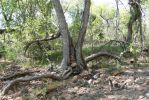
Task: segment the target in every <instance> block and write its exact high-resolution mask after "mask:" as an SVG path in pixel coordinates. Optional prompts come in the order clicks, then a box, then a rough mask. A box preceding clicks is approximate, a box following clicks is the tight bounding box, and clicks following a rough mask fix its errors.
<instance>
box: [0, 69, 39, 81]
mask: <svg viewBox="0 0 149 100" xmlns="http://www.w3.org/2000/svg"><path fill="white" fill-rule="evenodd" d="M34 72H38V71H25V72H18V73H14V74H12V75H9V76H4V77H2V78H0V80H1V81H6V80H11V79H13V78H18V77H23V76H26V75H30V74H32V73H34Z"/></svg>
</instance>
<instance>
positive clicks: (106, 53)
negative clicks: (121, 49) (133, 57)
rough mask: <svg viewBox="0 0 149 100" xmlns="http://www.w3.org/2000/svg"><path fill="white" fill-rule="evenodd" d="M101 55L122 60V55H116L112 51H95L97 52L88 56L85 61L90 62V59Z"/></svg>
mask: <svg viewBox="0 0 149 100" xmlns="http://www.w3.org/2000/svg"><path fill="white" fill-rule="evenodd" d="M100 56H107V57H112V58H114V59H116V60H118V61H119V62H122V61H121V59H120V57H118V56H116V55H113V54H111V53H108V52H98V53H95V54H92V55H90V56H88V57H86V58H85V61H86V62H87V63H88V62H89V61H92V60H94V59H96V58H98V57H100Z"/></svg>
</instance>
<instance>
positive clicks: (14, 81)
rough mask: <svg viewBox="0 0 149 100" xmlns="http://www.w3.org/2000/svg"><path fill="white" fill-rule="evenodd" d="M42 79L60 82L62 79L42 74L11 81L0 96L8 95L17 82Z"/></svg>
mask: <svg viewBox="0 0 149 100" xmlns="http://www.w3.org/2000/svg"><path fill="white" fill-rule="evenodd" d="M42 78H51V79H53V80H59V81H60V80H62V77H60V76H58V75H53V74H51V73H47V74H42V75H39V76H29V77H25V78H17V79H14V80H12V81H10V82H9V83H8V84H7V86H6V87H4V89H3V91H2V93H1V95H5V94H7V93H8V91H9V90H10V89H11V88H12V87H13V86H14V85H15V84H16V83H19V82H27V81H32V80H37V79H42Z"/></svg>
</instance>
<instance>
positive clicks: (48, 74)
mask: <svg viewBox="0 0 149 100" xmlns="http://www.w3.org/2000/svg"><path fill="white" fill-rule="evenodd" d="M100 56H107V57H111V58H114V59H116V60H118V61H119V62H122V61H121V59H120V57H118V56H116V55H113V54H111V53H108V52H98V53H95V54H92V55H90V56H88V57H86V58H85V61H86V62H87V63H88V62H90V61H92V60H94V59H96V58H98V57H100ZM75 67H77V64H76V63H73V64H72V65H71V67H69V69H68V70H66V71H64V73H63V74H62V76H59V75H54V74H51V73H46V74H42V75H39V76H28V77H22V76H25V75H27V74H31V73H33V72H24V73H16V74H14V75H11V76H8V77H4V78H1V79H0V80H9V79H12V78H16V77H22V78H17V79H14V80H12V81H10V82H9V83H8V84H7V85H6V86H5V87H4V89H3V91H2V95H5V94H7V93H8V91H9V90H10V89H11V88H12V87H13V86H14V85H15V84H16V83H19V82H27V81H32V80H37V79H42V78H51V79H53V80H59V81H60V80H64V79H67V78H69V77H70V75H72V73H73V69H74V68H75Z"/></svg>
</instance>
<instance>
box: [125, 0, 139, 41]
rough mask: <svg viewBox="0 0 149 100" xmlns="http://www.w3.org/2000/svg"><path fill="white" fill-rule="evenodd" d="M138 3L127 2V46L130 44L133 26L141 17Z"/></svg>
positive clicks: (136, 0)
mask: <svg viewBox="0 0 149 100" xmlns="http://www.w3.org/2000/svg"><path fill="white" fill-rule="evenodd" d="M138 2H139V0H133V1H132V0H129V4H130V14H131V16H130V19H129V22H128V26H127V27H128V34H127V40H126V41H127V42H128V43H129V44H130V43H131V42H132V35H133V24H134V22H135V21H136V20H137V19H139V17H140V16H141V11H140V6H139V3H138Z"/></svg>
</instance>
